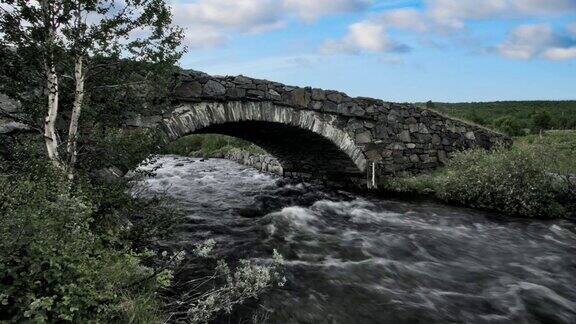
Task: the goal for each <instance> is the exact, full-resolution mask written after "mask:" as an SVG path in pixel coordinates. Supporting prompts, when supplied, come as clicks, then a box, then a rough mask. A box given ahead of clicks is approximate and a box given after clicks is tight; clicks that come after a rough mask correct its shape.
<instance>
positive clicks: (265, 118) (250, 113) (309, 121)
mask: <svg viewBox="0 0 576 324" xmlns="http://www.w3.org/2000/svg"><path fill="white" fill-rule="evenodd" d="M340 122H341V120H340V119H339V117H338V116H335V115H326V114H320V113H318V112H314V111H310V110H298V109H294V108H292V107H287V106H282V105H278V104H275V103H272V102H268V101H258V102H250V101H223V102H217V101H211V102H210V101H208V102H186V103H183V104H180V105H179V106H177V107H176V108H175V109H174V110H173V111H172V112H171V114H170V116H168V117H167V118H164V119H163V120H162V122H161V124H160V130H161V133H162V134H164V139H165V142H170V141H173V140H176V139H178V138H180V137H183V136H186V135H190V134H194V133H220V134H225V135H231V136H234V137H238V138H243V139H246V140H248V141H251V142H253V143H255V144H257V145H259V146H261V147H263V148H264V149H265V150H267V151H269V152H270V153H271V154H273V155H274V156H276V157H277V158H278V159H279V160H280V162H281V163H282V164H283V168H284V171H285V173H287V174H288V175H291V176H298V175H302V176H306V177H313V178H328V179H330V180H343V181H349V180H350V179H354V180H355V181H354V182H358V181H361V180H364V179H365V177H366V167H367V161H366V157H365V155H364V153H363V150H362V147H360V146H358V145H357V144H356V143H355V141H354V140H353V139H352V138H351V137H350V135H349V134H348V133H347V132H345V131H344V130H342V129H341V127H339V125H338V123H340Z"/></svg>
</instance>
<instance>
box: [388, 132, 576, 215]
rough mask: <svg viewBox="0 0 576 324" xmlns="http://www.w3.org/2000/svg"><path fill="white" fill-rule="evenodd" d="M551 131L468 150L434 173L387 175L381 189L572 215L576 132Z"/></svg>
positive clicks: (513, 211) (514, 211) (510, 210)
mask: <svg viewBox="0 0 576 324" xmlns="http://www.w3.org/2000/svg"><path fill="white" fill-rule="evenodd" d="M574 135H575V134H574V133H572V132H566V133H560V132H556V133H550V134H547V135H546V136H544V137H542V138H540V137H539V136H537V137H536V136H534V137H530V138H526V139H522V140H520V141H519V143H517V144H515V146H514V147H513V148H511V149H507V148H497V149H495V150H492V151H485V150H483V149H476V150H468V151H464V152H461V153H459V154H457V155H456V156H455V157H454V158H453V159H452V160H451V161H450V162H449V163H448V165H447V166H446V167H444V168H443V169H440V170H438V171H436V172H435V173H433V174H424V175H419V176H413V177H405V178H394V179H389V180H388V181H387V182H386V183H384V189H386V190H390V191H395V192H405V193H406V192H407V193H419V194H422V193H424V194H433V195H434V196H436V197H437V198H439V199H441V200H444V201H447V202H452V203H457V204H461V205H465V206H470V207H475V208H481V209H486V210H493V211H497V212H500V213H503V214H506V215H511V216H518V217H527V218H557V217H573V216H576V213H575V211H576V178H575V177H574V174H576V161H574V156H576V146H575V145H574V143H576V136H574Z"/></svg>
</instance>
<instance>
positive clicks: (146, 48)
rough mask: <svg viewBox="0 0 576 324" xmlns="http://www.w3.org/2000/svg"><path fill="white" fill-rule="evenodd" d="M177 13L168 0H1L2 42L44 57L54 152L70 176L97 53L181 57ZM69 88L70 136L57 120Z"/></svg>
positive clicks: (46, 126)
mask: <svg viewBox="0 0 576 324" xmlns="http://www.w3.org/2000/svg"><path fill="white" fill-rule="evenodd" d="M171 19H172V15H171V11H170V8H169V6H168V5H167V3H166V1H165V0H59V1H58V0H37V1H25V0H1V1H0V46H2V47H7V48H11V49H13V50H14V52H15V53H20V55H26V56H27V57H30V59H31V60H35V61H37V64H36V66H37V67H38V70H41V71H38V72H39V73H38V74H37V75H38V76H39V77H40V78H43V79H44V83H45V91H44V93H45V103H46V106H45V107H46V108H45V109H46V113H45V117H44V123H43V134H44V142H45V146H46V151H47V155H48V158H49V159H50V161H51V162H52V163H53V165H54V166H55V167H57V168H59V169H61V170H62V171H64V172H66V173H67V174H68V176H69V178H70V179H73V177H74V171H75V165H76V162H77V158H78V157H77V155H78V137H79V125H80V124H79V121H80V118H81V115H82V110H83V109H86V108H89V107H84V106H85V102H86V98H87V96H89V95H90V93H86V89H85V83H86V81H87V80H88V79H89V78H90V77H91V72H92V70H98V69H99V68H102V66H99V64H100V63H101V62H102V61H103V60H101V59H100V60H98V59H97V58H102V57H106V58H113V59H116V60H120V59H133V60H136V61H146V62H175V61H176V60H177V59H178V58H179V57H180V55H181V53H182V51H181V50H179V49H180V47H179V46H180V41H181V39H182V30H181V29H180V28H179V27H176V26H173V25H172V21H171ZM22 53H25V54H22ZM95 62H98V64H96V63H95ZM107 62H112V63H111V64H113V62H114V60H107ZM1 63H2V62H0V64H1ZM70 72H71V73H70ZM70 74H72V75H70ZM64 79H66V81H67V80H71V81H72V83H73V87H72V90H70V92H71V93H63V91H64V90H63V87H62V84H63V81H64ZM62 95H66V96H68V97H71V98H72V100H71V103H70V106H71V107H65V109H67V110H68V111H70V120H69V122H70V123H69V127H68V131H67V136H66V140H65V141H62V140H61V139H60V136H59V132H58V128H57V122H58V120H59V118H60V114H59V111H60V110H61V109H63V108H62V107H61V106H62V105H61V103H62V100H61V98H62ZM64 144H65V148H66V149H65V150H64V148H63V147H61V146H64Z"/></svg>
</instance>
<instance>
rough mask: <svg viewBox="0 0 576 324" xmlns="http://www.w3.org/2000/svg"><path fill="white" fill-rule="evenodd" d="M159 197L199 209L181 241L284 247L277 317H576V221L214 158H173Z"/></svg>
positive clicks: (156, 183) (273, 308)
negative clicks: (477, 207)
mask: <svg viewBox="0 0 576 324" xmlns="http://www.w3.org/2000/svg"><path fill="white" fill-rule="evenodd" d="M155 166H157V167H159V168H158V170H157V171H156V174H157V175H156V177H152V178H148V179H146V180H144V181H143V184H145V185H146V187H147V189H146V192H147V194H168V195H169V196H171V197H173V198H174V199H175V201H176V203H177V204H178V205H179V207H181V208H182V209H183V210H184V211H185V212H186V215H187V221H186V223H185V224H184V225H183V226H182V227H181V230H179V231H178V233H177V235H176V236H175V237H176V238H175V239H174V241H173V242H172V244H173V245H175V246H178V247H180V248H183V249H191V248H192V247H193V245H194V244H195V243H197V242H199V241H203V240H205V239H207V238H214V239H215V240H216V241H217V242H218V245H217V251H216V253H217V254H218V255H219V256H222V257H226V258H253V259H258V260H262V259H265V258H269V257H270V256H271V254H272V253H271V251H272V250H273V249H277V250H278V251H279V252H280V253H281V254H282V255H284V257H285V259H286V262H285V268H284V271H285V273H286V277H287V280H288V282H287V284H286V286H285V287H283V288H276V289H274V290H272V291H270V292H269V293H268V294H266V295H265V296H264V297H263V298H262V299H261V300H260V301H259V303H260V304H261V306H260V309H266V310H268V313H267V320H266V322H267V323H576V235H575V233H574V231H573V230H574V228H575V227H576V225H574V224H573V223H569V222H566V221H554V222H540V221H533V222H525V221H506V222H504V221H502V220H498V219H496V218H493V217H490V216H489V215H487V214H485V213H480V212H476V211H471V210H469V209H463V208H454V207H448V206H444V205H440V204H435V203H431V202H404V201H398V200H389V199H382V198H375V197H370V196H362V195H357V194H351V193H347V192H343V191H338V190H335V189H331V188H327V187H323V186H320V185H311V184H305V183H289V182H288V181H286V180H283V179H280V178H278V177H276V176H272V175H267V174H262V173H259V172H258V171H256V170H254V169H251V168H248V167H245V166H242V165H239V164H237V163H235V162H231V161H227V160H220V159H210V160H207V161H200V160H199V159H190V158H183V157H177V156H163V157H160V158H159V159H158V160H157V161H156V162H155Z"/></svg>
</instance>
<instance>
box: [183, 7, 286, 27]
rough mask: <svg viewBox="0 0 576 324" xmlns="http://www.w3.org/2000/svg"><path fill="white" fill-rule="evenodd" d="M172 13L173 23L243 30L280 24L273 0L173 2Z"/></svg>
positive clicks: (280, 20) (279, 16) (279, 17)
mask: <svg viewBox="0 0 576 324" xmlns="http://www.w3.org/2000/svg"><path fill="white" fill-rule="evenodd" d="M173 12H174V21H175V23H176V24H180V25H204V26H210V27H214V28H233V29H237V30H239V31H243V32H258V31H265V30H269V29H274V28H277V27H279V26H280V25H281V24H282V16H281V14H280V12H279V10H277V1H274V0H199V1H196V2H193V3H179V4H175V5H173Z"/></svg>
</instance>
